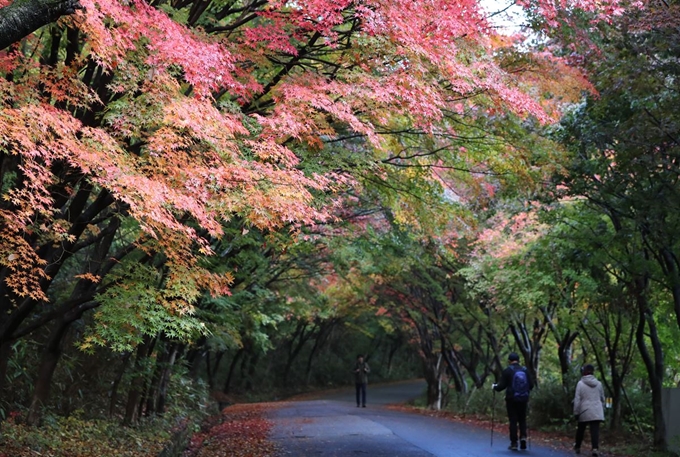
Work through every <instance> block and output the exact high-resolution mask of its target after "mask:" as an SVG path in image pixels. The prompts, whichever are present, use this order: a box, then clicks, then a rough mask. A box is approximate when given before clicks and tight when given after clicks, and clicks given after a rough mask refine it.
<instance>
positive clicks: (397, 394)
mask: <svg viewBox="0 0 680 457" xmlns="http://www.w3.org/2000/svg"><path fill="white" fill-rule="evenodd" d="M424 389H425V382H424V381H409V382H401V383H396V384H386V385H374V386H372V385H370V384H369V386H368V392H367V407H366V408H357V407H356V403H355V400H354V391H353V390H351V389H348V390H341V391H334V392H332V393H328V394H319V395H318V398H315V399H307V400H304V401H289V402H285V403H284V405H283V406H282V407H281V408H277V409H276V410H274V411H272V413H271V415H270V417H269V419H270V420H271V421H272V422H273V423H274V426H273V429H272V432H271V435H270V439H271V440H272V441H273V442H274V443H276V444H277V445H278V447H279V449H280V450H281V452H280V456H281V457H291V456H292V457H298V456H299V457H308V456H309V457H314V456H329V457H330V456H333V457H343V456H368V457H373V456H375V457H431V456H437V457H481V456H491V455H493V456H517V457H522V456H527V457H528V456H532V457H533V456H536V457H543V456H545V457H567V456H572V455H573V453H571V452H567V451H566V450H563V451H558V450H554V449H551V448H549V447H543V446H538V445H536V444H533V443H531V442H530V443H529V444H530V448H529V449H528V450H526V451H510V450H508V449H507V447H508V444H509V442H508V438H507V426H506V425H502V426H497V427H496V430H495V432H494V437H493V446H491V434H490V431H489V430H484V429H479V428H475V427H472V426H468V425H465V424H459V423H456V422H452V421H449V420H446V419H443V418H437V417H428V416H423V415H420V414H412V413H405V412H399V411H394V410H390V409H387V408H385V405H387V404H403V403H406V402H407V401H408V400H411V399H413V398H416V397H418V396H420V395H421V394H422V393H423V392H424Z"/></svg>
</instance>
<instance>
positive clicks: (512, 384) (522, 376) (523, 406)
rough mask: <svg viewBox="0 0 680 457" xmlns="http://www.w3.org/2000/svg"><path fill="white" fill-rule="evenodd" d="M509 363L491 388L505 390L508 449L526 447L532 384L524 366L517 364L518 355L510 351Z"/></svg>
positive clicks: (498, 390) (514, 449) (499, 390)
mask: <svg viewBox="0 0 680 457" xmlns="http://www.w3.org/2000/svg"><path fill="white" fill-rule="evenodd" d="M508 362H509V365H508V367H507V368H505V369H504V370H503V373H501V379H500V382H499V383H498V384H493V385H492V387H493V390H495V391H497V392H501V391H503V390H505V405H506V407H507V411H508V421H509V422H510V446H509V447H508V449H510V450H513V451H516V450H517V449H526V448H527V405H528V403H529V392H530V391H531V389H533V387H534V384H533V382H532V381H531V376H529V373H528V372H527V369H526V367H523V366H522V365H520V364H519V355H517V354H516V353H515V352H511V353H510V355H508ZM518 425H519V447H518V446H517V443H518V441H517V426H518Z"/></svg>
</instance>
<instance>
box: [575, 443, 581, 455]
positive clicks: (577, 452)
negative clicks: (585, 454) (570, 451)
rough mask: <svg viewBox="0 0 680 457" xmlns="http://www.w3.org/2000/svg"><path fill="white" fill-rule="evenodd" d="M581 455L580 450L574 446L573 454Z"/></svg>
mask: <svg viewBox="0 0 680 457" xmlns="http://www.w3.org/2000/svg"><path fill="white" fill-rule="evenodd" d="M580 453H581V448H580V447H578V446H576V445H574V454H580Z"/></svg>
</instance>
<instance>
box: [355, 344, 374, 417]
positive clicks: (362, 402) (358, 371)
mask: <svg viewBox="0 0 680 457" xmlns="http://www.w3.org/2000/svg"><path fill="white" fill-rule="evenodd" d="M352 372H353V373H354V385H355V387H356V391H357V408H358V407H359V406H362V407H364V408H365V407H366V385H367V384H368V373H370V372H371V369H370V368H369V366H368V364H367V363H366V362H364V356H363V355H361V354H359V355H358V356H357V361H356V363H355V364H354V369H353V370H352Z"/></svg>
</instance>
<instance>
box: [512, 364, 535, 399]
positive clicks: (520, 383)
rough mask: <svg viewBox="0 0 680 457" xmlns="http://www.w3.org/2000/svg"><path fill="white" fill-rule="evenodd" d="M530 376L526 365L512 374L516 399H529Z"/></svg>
mask: <svg viewBox="0 0 680 457" xmlns="http://www.w3.org/2000/svg"><path fill="white" fill-rule="evenodd" d="M529 390H531V389H530V387H529V377H528V376H527V372H526V370H525V368H524V367H522V368H518V369H516V370H515V374H514V375H513V376H512V391H513V395H514V399H515V401H529Z"/></svg>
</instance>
